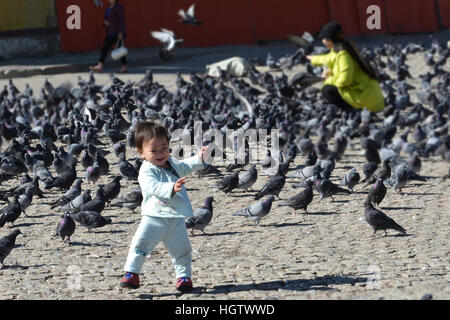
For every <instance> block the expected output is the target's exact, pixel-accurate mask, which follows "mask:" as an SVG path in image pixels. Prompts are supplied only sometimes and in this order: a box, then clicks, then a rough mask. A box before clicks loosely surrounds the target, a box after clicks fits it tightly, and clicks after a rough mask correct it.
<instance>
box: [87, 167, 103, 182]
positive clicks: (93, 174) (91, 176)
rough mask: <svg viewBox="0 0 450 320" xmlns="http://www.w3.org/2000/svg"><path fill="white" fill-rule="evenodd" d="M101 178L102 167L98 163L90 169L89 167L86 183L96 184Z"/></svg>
mask: <svg viewBox="0 0 450 320" xmlns="http://www.w3.org/2000/svg"><path fill="white" fill-rule="evenodd" d="M99 178H100V167H99V166H98V163H97V162H94V164H93V165H92V166H90V167H87V169H86V181H87V182H88V183H91V182H92V183H96V182H97V180H98V179H99Z"/></svg>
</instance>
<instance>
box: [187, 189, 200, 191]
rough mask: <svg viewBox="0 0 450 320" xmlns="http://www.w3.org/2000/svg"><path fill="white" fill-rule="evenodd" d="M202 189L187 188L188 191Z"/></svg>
mask: <svg viewBox="0 0 450 320" xmlns="http://www.w3.org/2000/svg"><path fill="white" fill-rule="evenodd" d="M199 190H200V189H198V188H186V191H199Z"/></svg>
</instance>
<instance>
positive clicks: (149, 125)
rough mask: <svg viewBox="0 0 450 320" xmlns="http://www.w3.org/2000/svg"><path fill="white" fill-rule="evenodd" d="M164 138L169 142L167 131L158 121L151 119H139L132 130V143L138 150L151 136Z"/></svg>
mask: <svg viewBox="0 0 450 320" xmlns="http://www.w3.org/2000/svg"><path fill="white" fill-rule="evenodd" d="M155 137H156V138H165V139H166V140H167V143H170V137H169V132H168V131H167V129H166V128H165V127H164V126H162V125H161V124H159V123H155V122H151V121H140V122H138V123H137V125H136V129H135V131H134V143H135V144H136V148H137V149H138V150H142V144H143V143H144V141H150V140H152V139H153V138H155Z"/></svg>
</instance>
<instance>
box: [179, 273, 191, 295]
mask: <svg viewBox="0 0 450 320" xmlns="http://www.w3.org/2000/svg"><path fill="white" fill-rule="evenodd" d="M177 290H178V291H181V292H183V293H184V292H189V291H192V281H191V279H190V278H187V277H181V278H178V279H177Z"/></svg>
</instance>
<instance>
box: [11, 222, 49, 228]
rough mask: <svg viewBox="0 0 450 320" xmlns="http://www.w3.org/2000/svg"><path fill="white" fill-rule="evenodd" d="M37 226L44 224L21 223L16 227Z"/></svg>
mask: <svg viewBox="0 0 450 320" xmlns="http://www.w3.org/2000/svg"><path fill="white" fill-rule="evenodd" d="M35 224H43V223H42V222H33V223H21V224H16V225H14V227H15V228H19V227H28V226H34V225H35Z"/></svg>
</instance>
